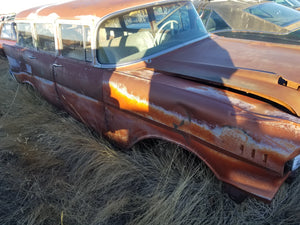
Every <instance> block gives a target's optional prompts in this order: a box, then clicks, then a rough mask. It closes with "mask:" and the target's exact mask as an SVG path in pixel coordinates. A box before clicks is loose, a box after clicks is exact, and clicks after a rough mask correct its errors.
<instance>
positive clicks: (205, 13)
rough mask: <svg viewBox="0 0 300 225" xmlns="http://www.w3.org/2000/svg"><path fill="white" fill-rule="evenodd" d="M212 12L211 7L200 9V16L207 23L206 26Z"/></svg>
mask: <svg viewBox="0 0 300 225" xmlns="http://www.w3.org/2000/svg"><path fill="white" fill-rule="evenodd" d="M210 12H211V10H210V9H201V10H200V11H199V16H200V18H201V20H202V22H203V24H204V25H205V27H206V25H207V20H208V18H209V16H210Z"/></svg>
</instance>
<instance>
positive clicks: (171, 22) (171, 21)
mask: <svg viewBox="0 0 300 225" xmlns="http://www.w3.org/2000/svg"><path fill="white" fill-rule="evenodd" d="M168 24H171V30H172V31H173V30H174V24H178V22H177V21H176V20H169V21H167V22H165V23H164V24H163V25H162V26H161V27H160V28H159V29H158V31H157V32H156V34H155V38H154V43H157V41H158V39H159V38H161V37H162V35H159V34H160V32H161V31H162V29H164V28H165V26H167V25H168ZM163 33H164V32H163ZM159 43H160V40H159V42H158V44H159Z"/></svg>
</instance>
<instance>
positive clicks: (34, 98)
mask: <svg viewBox="0 0 300 225" xmlns="http://www.w3.org/2000/svg"><path fill="white" fill-rule="evenodd" d="M221 186H222V183H221V182H220V181H218V180H217V179H216V178H215V177H214V175H213V174H212V172H211V171H210V170H209V169H208V168H207V167H206V166H205V165H204V164H203V163H202V162H201V161H200V160H199V159H197V158H196V157H194V156H193V155H192V154H190V153H188V152H186V151H183V150H182V149H180V148H178V147H177V146H175V145H171V144H168V143H164V142H152V143H150V142H148V143H146V142H145V143H142V144H140V145H139V146H135V147H134V148H133V149H131V150H127V151H125V150H122V149H117V148H115V147H113V146H111V145H110V144H109V143H108V142H107V141H106V140H103V139H102V138H101V137H97V136H95V135H94V134H92V133H91V131H90V130H88V129H87V128H86V127H84V126H83V125H82V124H81V123H78V122H77V121H75V120H74V119H72V117H70V116H68V115H67V114H66V113H64V112H62V111H59V110H58V109H56V108H54V107H52V106H51V105H49V104H48V103H47V102H46V101H44V100H43V99H42V98H40V97H39V96H38V94H37V93H35V92H34V91H32V90H31V89H29V88H27V87H26V86H24V85H20V84H17V83H16V82H15V81H13V80H12V79H11V78H10V75H9V73H8V65H7V62H6V61H5V60H0V224H1V225H17V224H18V225H19V224H20V225H41V224H47V225H48V224H50V225H52V224H53V225H59V224H63V225H77V224H78V225H96V224H99V225H100V224H101V225H102V224H132V225H137V224H140V225H148V224H150V225H151V224H152V225H154V224H163V225H164V224H166V225H168V224H171V225H179V224H201V225H202V224H213V225H216V224H270V225H273V224H283V225H285V224H295V225H296V224H300V179H299V177H298V178H297V179H296V180H295V181H294V182H293V183H292V184H290V185H289V184H284V185H283V186H282V188H281V189H280V190H279V192H278V193H277V195H276V197H275V199H274V200H273V202H272V203H271V204H265V203H263V202H261V201H259V200H256V199H254V198H248V199H247V200H245V201H244V202H243V203H242V204H240V205H237V204H235V203H234V202H233V201H232V200H230V199H229V197H228V196H227V195H226V194H224V193H223V192H222V188H221Z"/></svg>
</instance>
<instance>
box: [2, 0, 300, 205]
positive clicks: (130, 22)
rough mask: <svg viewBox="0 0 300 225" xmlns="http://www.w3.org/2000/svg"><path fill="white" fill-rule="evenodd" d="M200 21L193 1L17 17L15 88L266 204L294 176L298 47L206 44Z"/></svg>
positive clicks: (62, 7) (73, 5)
mask: <svg viewBox="0 0 300 225" xmlns="http://www.w3.org/2000/svg"><path fill="white" fill-rule="evenodd" d="M196 15H197V12H196V10H195V9H194V7H193V6H192V4H191V2H190V1H170V0H167V1H160V0H157V1H153V0H151V1H150V0H146V1H145V0H134V1H133V0H116V1H109V0H95V1H92V0H90V1H80V0H77V1H72V2H68V3H63V4H59V5H50V6H45V7H41V8H35V9H30V10H27V11H24V12H21V13H19V14H18V15H17V16H16V20H15V21H16V23H17V28H18V41H17V44H16V45H15V46H8V45H6V46H5V47H4V49H5V52H6V54H7V56H8V60H9V63H10V70H11V72H12V75H13V76H14V77H15V78H16V79H17V80H18V81H19V82H22V83H28V84H30V85H32V86H33V87H34V88H35V89H37V91H39V92H40V93H41V94H42V95H43V96H44V97H45V98H46V99H47V100H48V101H50V102H51V103H53V104H55V105H56V106H58V107H61V108H63V109H65V110H66V111H68V112H69V113H70V114H72V115H73V116H74V117H76V118H77V119H79V120H81V121H82V122H84V123H85V124H87V125H88V126H90V127H92V128H93V129H95V130H97V131H98V132H100V133H102V134H103V135H104V136H106V137H108V138H109V139H111V140H112V141H114V142H115V143H117V144H119V145H120V146H123V147H126V148H129V147H131V146H132V145H134V144H136V143H137V142H139V141H142V140H145V139H150V138H158V139H163V140H167V141H170V142H174V143H177V144H179V145H181V146H182V147H184V148H185V149H187V150H189V151H191V152H193V153H195V154H196V155H197V156H199V157H200V158H201V159H202V160H203V161H204V162H205V163H206V164H207V165H208V166H209V167H210V168H211V170H212V171H213V172H214V173H215V175H216V176H217V177H218V178H219V179H220V180H222V181H223V182H225V183H228V184H230V185H232V186H234V187H236V188H238V189H240V190H243V191H245V192H248V193H250V194H252V195H254V196H257V197H260V198H262V199H265V200H271V199H272V198H273V197H274V195H275V194H276V192H277V190H278V189H279V187H280V186H281V185H282V183H283V182H284V181H285V180H286V179H287V178H288V177H289V175H290V174H291V173H293V172H294V171H295V170H296V169H298V167H299V161H300V159H299V154H300V118H299V116H300V100H299V99H300V88H299V87H300V76H299V71H300V63H299V58H300V48H299V47H295V46H291V45H280V44H271V43H263V42H255V41H247V40H237V39H227V38H223V37H217V36H214V35H209V34H208V33H207V32H206V31H205V28H204V27H203V24H202V23H201V21H200V20H199V19H198V18H199V17H198V16H196ZM45 24H46V25H45ZM29 26H30V28H28V27H29ZM45 27H47V30H48V31H49V29H50V27H51V28H53V32H50V33H51V34H50V33H49V35H48V34H47V35H48V36H47V37H45V32H44V33H43V32H42V30H43V29H44V28H45ZM75 30H76V32H77V31H80V32H81V34H82V35H83V38H82V41H78V40H79V38H81V37H78V36H77V37H73V36H72V35H71V33H72V34H73V33H74V34H75ZM149 34H150V35H149ZM151 35H152V37H150V36H151ZM23 36H26V38H25V39H26V40H25V42H26V43H27V44H24V42H23V41H24V40H23ZM71 36H72V37H71ZM131 37H132V39H131ZM133 37H134V38H133ZM173 37H175V38H173ZM151 39H152V41H149V40H151ZM80 40H81V39H80ZM144 40H147V41H145V43H144V42H142V41H144ZM178 40H182V42H180V43H179V42H178ZM28 41H29V44H28ZM124 43H125V44H124ZM144 45H147V48H146V49H145V48H144V47H145V46H144ZM78 52H81V53H84V54H81V53H78ZM187 163H188V162H187Z"/></svg>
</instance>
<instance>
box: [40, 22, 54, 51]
mask: <svg viewBox="0 0 300 225" xmlns="http://www.w3.org/2000/svg"><path fill="white" fill-rule="evenodd" d="M35 29H36V34H37V48H38V50H42V51H46V52H52V53H53V52H55V41H54V27H53V24H48V23H37V24H35Z"/></svg>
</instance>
